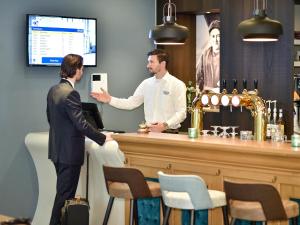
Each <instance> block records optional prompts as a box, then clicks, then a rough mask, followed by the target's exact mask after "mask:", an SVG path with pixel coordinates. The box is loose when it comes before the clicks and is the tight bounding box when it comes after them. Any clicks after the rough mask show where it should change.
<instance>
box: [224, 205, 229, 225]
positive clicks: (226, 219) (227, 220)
mask: <svg viewBox="0 0 300 225" xmlns="http://www.w3.org/2000/svg"><path fill="white" fill-rule="evenodd" d="M222 213H223V221H224V225H229V219H228V211H227V206H226V205H225V206H223V207H222Z"/></svg>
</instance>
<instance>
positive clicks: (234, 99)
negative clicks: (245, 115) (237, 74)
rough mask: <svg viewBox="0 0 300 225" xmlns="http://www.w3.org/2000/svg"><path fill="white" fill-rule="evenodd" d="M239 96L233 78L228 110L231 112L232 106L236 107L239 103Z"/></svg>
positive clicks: (235, 81)
mask: <svg viewBox="0 0 300 225" xmlns="http://www.w3.org/2000/svg"><path fill="white" fill-rule="evenodd" d="M240 101H241V100H240V97H239V96H238V90H237V80H236V79H234V80H233V91H232V98H231V105H230V111H231V112H232V106H234V107H238V106H239V105H240Z"/></svg>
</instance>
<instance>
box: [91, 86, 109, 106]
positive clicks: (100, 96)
mask: <svg viewBox="0 0 300 225" xmlns="http://www.w3.org/2000/svg"><path fill="white" fill-rule="evenodd" d="M101 91H102V92H92V93H91V97H93V98H94V99H96V100H97V101H99V102H104V103H109V102H110V100H111V96H110V94H109V93H108V92H106V91H105V90H104V89H102V88H101Z"/></svg>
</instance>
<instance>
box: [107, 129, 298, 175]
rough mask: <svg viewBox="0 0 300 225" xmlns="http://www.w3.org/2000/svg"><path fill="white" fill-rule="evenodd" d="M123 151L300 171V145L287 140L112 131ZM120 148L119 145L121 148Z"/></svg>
mask: <svg viewBox="0 0 300 225" xmlns="http://www.w3.org/2000/svg"><path fill="white" fill-rule="evenodd" d="M112 137H113V138H114V139H115V140H116V141H118V142H119V145H120V148H121V149H122V148H124V152H125V153H135V154H147V155H156V156H169V157H175V158H178V157H179V158H189V159H191V160H209V161H215V162H222V163H226V164H231V163H234V164H238V163H241V164H245V163H246V164H247V165H248V166H251V165H252V166H255V167H262V168H265V167H273V168H276V169H277V170H280V169H282V170H285V169H289V170H290V169H292V170H295V171H297V172H299V171H300V148H295V147H291V143H290V142H288V143H280V142H271V141H254V140H250V141H245V140H240V139H239V138H220V137H213V136H199V137H198V138H195V139H191V138H189V137H188V136H187V135H185V134H166V133H151V132H150V133H148V134H138V133H125V134H114V135H112ZM122 150H123V149H122Z"/></svg>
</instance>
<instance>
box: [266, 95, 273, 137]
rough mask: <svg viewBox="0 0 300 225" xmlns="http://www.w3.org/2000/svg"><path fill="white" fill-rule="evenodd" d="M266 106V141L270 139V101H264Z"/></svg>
mask: <svg viewBox="0 0 300 225" xmlns="http://www.w3.org/2000/svg"><path fill="white" fill-rule="evenodd" d="M266 102H267V104H268V110H267V132H266V138H267V139H268V140H270V139H271V127H272V126H271V100H268V101H266Z"/></svg>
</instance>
